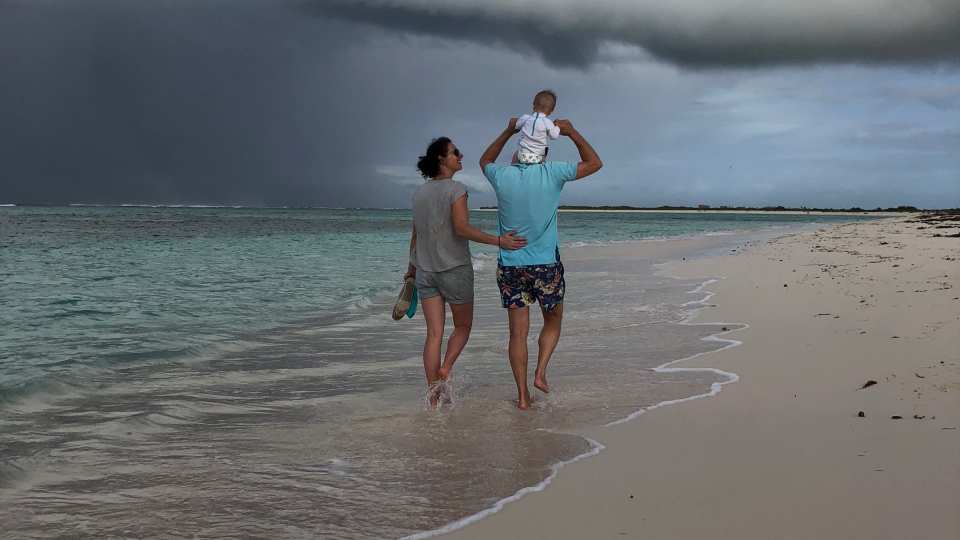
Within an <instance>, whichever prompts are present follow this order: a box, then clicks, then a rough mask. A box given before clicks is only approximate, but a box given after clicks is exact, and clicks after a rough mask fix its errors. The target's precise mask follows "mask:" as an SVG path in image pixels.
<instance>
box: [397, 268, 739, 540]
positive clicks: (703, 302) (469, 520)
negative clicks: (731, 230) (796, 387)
mask: <svg viewBox="0 0 960 540" xmlns="http://www.w3.org/2000/svg"><path fill="white" fill-rule="evenodd" d="M716 281H717V280H716V279H712V278H711V279H706V280H704V281H703V283H701V284H700V285H698V286H697V287H695V288H694V289H692V290H690V291H687V293H688V294H696V293H698V292H701V291H703V289H704V288H705V287H706V286H707V285H710V284H711V283H715V282H716ZM713 296H714V293H711V292H707V294H706V296H704V298H702V299H700V300H695V301H691V302H688V303H686V304H684V305H692V306H699V307H694V308H692V309H691V310H690V314H689V315H688V316H687V317H686V319H684V320H683V321H681V322H680V323H679V324H681V325H684V326H701V325H702V326H715V325H717V324H725V325H730V326H737V328H733V329H729V330H721V331H720V332H716V333H714V334H710V335H708V336H705V337H703V338H701V340H702V341H720V342H724V343H726V345H725V346H724V347H721V348H719V349H715V350H712V351H706V352H699V353H695V354H693V355H690V356H686V357H683V358H677V359H674V360H669V361H667V362H664V363H663V364H660V365H659V366H656V367H654V368H653V369H652V371H654V372H657V373H676V372H708V373H713V374H716V375H720V376H721V377H724V378H725V380H722V381H717V382H714V383H712V384H711V385H710V389H709V390H708V391H707V392H703V393H700V394H694V395H692V396H687V397H683V398H679V399H669V400H665V401H660V402H657V403H654V404H652V405H648V406H646V407H641V408H639V409H637V410H635V411H633V412H631V413H630V414H628V415H627V416H624V417H623V418H619V419H617V420H613V421H611V422H608V423H606V424H603V425H602V427H603V428H607V427H612V426H616V425H619V424H623V423H626V422H630V421H633V420H634V419H636V418H637V417H639V416H640V415H643V414H646V413H648V412H650V411H653V410H656V409H659V408H661V407H667V406H670V405H675V404H678V403H685V402H689V401H696V400H700V399H704V398H710V397H713V396H715V395H717V394H719V393H720V392H721V390H722V389H723V387H724V386H726V385H728V384H731V383H735V382H737V381H738V380H739V379H740V377H739V375H737V374H736V373H733V372H728V371H723V370H719V369H716V368H711V367H671V366H673V365H674V364H679V363H682V362H686V361H689V360H693V359H695V358H699V357H702V356H706V355H710V354H715V353H719V352H721V351H725V350H727V349H730V348H734V347H738V346H740V345H742V344H743V342H742V341H738V340H734V339H726V338H721V337H719V336H722V335H725V334H729V333H731V332H735V331H738V330H743V329H746V328H749V325H747V324H745V323H726V322H712V321H711V322H693V321H694V320H695V319H696V318H697V315H698V314H699V312H700V311H701V310H702V309H704V308H705V307H707V302H708V301H709V300H710V299H711V298H712V297H713ZM560 433H567V434H571V435H577V436H579V437H581V438H583V439H584V440H585V441H587V442H588V443H589V444H590V450H588V451H587V452H584V453H582V454H579V455H577V456H574V457H572V458H570V459H567V460H563V461H559V462H557V463H554V464H553V465H551V466H550V474H549V475H548V476H547V477H546V478H544V479H543V480H541V481H540V482H538V483H536V484H534V485H531V486H526V487H524V488H521V489H519V490H518V491H516V492H515V493H513V494H511V495H510V496H507V497H504V498H502V499H499V500H497V501H496V502H494V503H493V505H491V506H490V507H488V508H485V509H483V510H481V511H480V512H477V513H475V514H471V515H469V516H466V517H463V518H461V519H458V520H456V521H453V522H451V523H447V524H445V525H443V526H441V527H438V528H436V529H432V530H428V531H421V532H418V533H415V534H411V535H407V536H403V537H401V538H400V540H424V539H426V538H436V537H440V536H444V535H449V534H454V533H457V532H458V531H462V530H463V529H465V528H466V527H468V526H470V525H471V524H474V523H479V522H480V521H481V520H484V519H487V518H489V517H491V516H493V515H494V514H497V513H498V512H501V511H502V510H504V509H505V508H506V507H507V505H509V504H512V503H516V502H520V501H521V500H522V499H524V498H525V497H526V496H528V495H531V494H534V493H539V492H542V491H544V490H545V489H546V488H547V487H548V486H549V485H550V484H551V483H553V481H554V480H555V479H556V478H557V476H558V475H559V474H560V472H561V470H563V468H564V467H567V466H568V465H572V464H574V463H576V462H578V461H581V460H585V459H588V458H592V457H595V456H599V455H601V454H602V452H603V451H604V450H606V449H607V447H606V445H604V444H603V443H601V442H600V441H598V440H596V439H593V438H591V437H588V436H586V435H583V434H582V433H581V432H577V431H574V432H560Z"/></svg>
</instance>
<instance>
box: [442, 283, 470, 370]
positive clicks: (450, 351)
mask: <svg viewBox="0 0 960 540" xmlns="http://www.w3.org/2000/svg"><path fill="white" fill-rule="evenodd" d="M450 311H451V312H452V313H453V333H452V334H450V339H448V340H447V352H446V353H445V354H444V355H443V365H442V366H440V370H439V371H438V372H437V373H438V375H439V377H440V378H441V379H444V380H446V379H447V378H448V377H450V372H451V371H453V364H454V363H455V362H456V361H457V358H459V357H460V353H461V352H462V351H463V348H464V347H465V346H466V345H467V340H469V339H470V329H471V328H472V327H473V302H470V303H469V304H450Z"/></svg>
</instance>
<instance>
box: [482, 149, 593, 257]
mask: <svg viewBox="0 0 960 540" xmlns="http://www.w3.org/2000/svg"><path fill="white" fill-rule="evenodd" d="M483 174H484V176H486V177H487V180H489V181H490V184H491V185H492V186H493V189H494V191H496V193H497V207H498V208H499V210H498V211H497V216H498V218H499V219H498V221H499V224H500V234H504V233H506V232H509V231H513V232H515V233H517V234H518V235H519V236H523V237H525V238H526V239H527V246H526V247H525V248H523V249H518V250H515V251H507V250H505V249H502V250H500V264H502V265H503V266H532V265H538V264H552V263H555V262H557V247H558V246H559V240H558V238H557V207H558V206H560V191H561V190H563V185H564V184H565V183H567V182H569V181H570V180H576V178H577V165H576V164H575V163H569V162H565V161H547V162H544V163H540V164H537V165H523V164H516V165H497V164H496V163H490V164H488V165H487V166H486V167H484V168H483Z"/></svg>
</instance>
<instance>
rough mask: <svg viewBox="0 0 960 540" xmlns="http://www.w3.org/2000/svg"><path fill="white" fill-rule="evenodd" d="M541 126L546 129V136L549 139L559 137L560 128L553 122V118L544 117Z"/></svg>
mask: <svg viewBox="0 0 960 540" xmlns="http://www.w3.org/2000/svg"><path fill="white" fill-rule="evenodd" d="M543 128H544V129H545V130H546V132H547V136H548V137H550V138H551V139H556V138H558V137H560V128H558V127H557V126H556V124H554V123H553V120H551V119H549V118H544V119H543Z"/></svg>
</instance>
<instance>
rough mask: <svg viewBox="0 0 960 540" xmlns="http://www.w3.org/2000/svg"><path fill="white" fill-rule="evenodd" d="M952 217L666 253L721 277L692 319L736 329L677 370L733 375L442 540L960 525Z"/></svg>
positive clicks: (610, 439)
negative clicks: (702, 253) (708, 252)
mask: <svg viewBox="0 0 960 540" xmlns="http://www.w3.org/2000/svg"><path fill="white" fill-rule="evenodd" d="M955 225H960V222H958V221H924V220H918V219H917V217H916V216H909V217H900V218H895V219H888V220H882V221H874V222H865V223H857V224H847V225H838V226H833V227H829V228H825V229H822V230H820V231H818V232H814V233H801V234H796V235H789V236H784V237H781V238H778V239H775V240H773V241H771V242H769V243H766V244H761V245H757V246H753V247H749V248H748V249H746V250H740V249H738V250H737V252H736V253H730V254H728V255H724V256H716V257H709V258H702V259H696V260H687V261H678V262H676V263H672V264H670V265H665V266H664V267H662V271H663V272H664V273H667V274H670V275H674V276H678V277H684V278H695V277H722V278H723V279H721V280H719V281H717V282H715V283H712V284H710V285H708V286H707V289H708V290H710V291H712V292H714V293H715V296H713V297H712V298H711V299H710V301H709V302H708V304H707V307H705V308H704V309H703V310H701V311H700V312H699V314H698V315H697V317H696V319H695V322H720V323H731V326H730V331H729V332H726V333H724V334H723V335H722V337H724V338H731V339H736V340H741V341H742V342H743V344H742V345H741V346H738V347H732V348H727V349H725V350H722V351H719V352H715V353H710V354H706V355H701V356H698V357H696V358H693V359H690V360H687V361H685V362H683V363H680V364H675V365H674V367H709V368H715V369H719V370H723V371H726V372H732V373H736V374H737V375H738V376H739V380H738V381H737V382H736V383H734V384H729V385H726V386H724V387H723V390H722V391H721V392H720V393H719V394H718V395H715V396H713V397H709V398H704V399H697V400H692V401H685V402H682V403H678V404H674V405H670V406H666V407H659V408H656V409H653V410H650V411H648V412H646V413H644V414H642V415H640V416H639V417H637V418H636V419H635V420H633V421H630V422H625V423H620V424H617V425H615V426H610V427H603V428H595V429H588V430H583V431H580V432H579V433H581V434H582V435H584V436H586V437H589V438H591V439H594V440H596V441H598V442H599V443H601V444H602V445H604V446H605V449H604V450H603V451H602V452H600V453H599V455H597V456H596V457H591V458H589V459H584V460H580V461H578V462H576V463H573V464H570V465H568V466H566V467H563V468H562V469H561V470H560V471H559V474H558V475H557V476H556V478H555V479H554V480H553V481H552V483H551V484H550V485H549V486H547V488H546V489H545V490H543V491H541V492H536V493H531V494H529V495H526V496H525V497H523V498H521V499H520V500H519V501H517V502H514V503H510V504H507V505H506V506H505V507H504V508H503V510H502V511H500V512H498V513H496V514H494V515H492V516H490V517H488V518H486V519H483V520H480V521H479V522H476V523H473V524H471V525H468V526H467V527H465V528H463V529H461V530H459V531H456V532H454V533H453V534H450V535H449V536H447V537H450V538H530V539H533V538H544V539H546V538H571V539H573V538H576V539H581V538H669V539H685V538H690V539H693V538H696V539H702V538H704V537H713V538H738V539H754V538H756V539H769V538H781V539H786V538H791V539H793V538H796V539H808V538H845V539H850V538H863V539H877V538H890V539H894V538H897V539H902V538H911V539H928V538H929V539H948V538H949V539H952V538H960V284H958V269H960V263H958V261H960V239H958V235H960V227H955ZM741 322H742V323H747V324H749V327H748V328H746V329H738V328H739V327H737V326H733V324H732V323H741ZM871 381H873V382H871Z"/></svg>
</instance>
